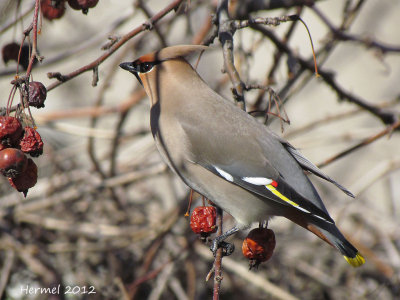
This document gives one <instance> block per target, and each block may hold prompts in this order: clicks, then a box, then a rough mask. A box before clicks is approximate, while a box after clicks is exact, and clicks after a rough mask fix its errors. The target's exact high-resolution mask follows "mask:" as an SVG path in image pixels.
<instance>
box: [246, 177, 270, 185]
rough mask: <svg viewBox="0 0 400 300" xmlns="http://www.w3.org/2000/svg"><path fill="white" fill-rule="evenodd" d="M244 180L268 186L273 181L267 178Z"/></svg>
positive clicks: (248, 178) (247, 178)
mask: <svg viewBox="0 0 400 300" xmlns="http://www.w3.org/2000/svg"><path fill="white" fill-rule="evenodd" d="M242 180H243V181H246V182H248V183H251V184H254V185H268V184H271V183H272V181H273V180H272V179H269V178H266V177H243V178H242Z"/></svg>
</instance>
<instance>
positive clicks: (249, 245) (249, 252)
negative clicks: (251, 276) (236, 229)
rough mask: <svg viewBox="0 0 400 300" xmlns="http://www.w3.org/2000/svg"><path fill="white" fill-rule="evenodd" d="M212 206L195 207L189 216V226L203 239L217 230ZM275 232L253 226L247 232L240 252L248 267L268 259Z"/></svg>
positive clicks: (272, 246) (273, 243)
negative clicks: (253, 227) (247, 261)
mask: <svg viewBox="0 0 400 300" xmlns="http://www.w3.org/2000/svg"><path fill="white" fill-rule="evenodd" d="M216 215H217V214H216V209H215V207H214V206H199V207H196V208H195V209H194V210H193V212H192V215H191V217H190V228H191V229H192V231H193V232H194V233H196V234H200V235H201V237H202V238H203V239H204V238H205V237H207V236H209V235H210V234H211V233H214V232H216V231H217V228H216ZM275 244H276V242H275V234H274V232H273V231H272V230H271V229H267V228H264V227H260V228H255V229H253V230H251V231H250V232H249V234H248V235H247V237H246V238H245V240H244V241H243V244H242V253H243V255H244V256H245V257H246V258H248V259H249V265H250V269H251V268H253V267H256V268H257V267H258V266H259V264H260V263H262V262H265V261H267V260H269V259H270V258H271V256H272V253H273V252H274V249H275Z"/></svg>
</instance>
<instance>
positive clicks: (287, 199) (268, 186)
mask: <svg viewBox="0 0 400 300" xmlns="http://www.w3.org/2000/svg"><path fill="white" fill-rule="evenodd" d="M265 187H266V188H267V189H268V190H269V191H270V192H271V193H273V194H274V195H275V196H277V197H279V198H280V199H282V200H283V201H285V202H287V203H289V204H290V205H292V206H295V207H298V206H299V205H298V204H297V203H296V202H293V201H292V200H290V199H289V198H287V197H285V196H284V195H282V194H281V193H280V192H279V191H278V190H277V189H276V188H275V187H274V186H273V185H272V184H268V185H266V186H265Z"/></svg>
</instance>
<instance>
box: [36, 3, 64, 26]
mask: <svg viewBox="0 0 400 300" xmlns="http://www.w3.org/2000/svg"><path fill="white" fill-rule="evenodd" d="M40 9H41V11H42V14H43V17H45V18H46V19H48V20H50V21H51V20H54V19H60V18H61V17H62V16H63V15H64V13H65V0H56V1H54V0H42V1H41V2H40Z"/></svg>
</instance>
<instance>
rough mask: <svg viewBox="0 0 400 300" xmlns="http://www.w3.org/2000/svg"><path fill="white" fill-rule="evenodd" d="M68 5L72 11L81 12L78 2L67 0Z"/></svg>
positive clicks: (76, 0)
mask: <svg viewBox="0 0 400 300" xmlns="http://www.w3.org/2000/svg"><path fill="white" fill-rule="evenodd" d="M68 4H69V6H70V7H71V8H72V9H75V10H81V9H82V6H81V5H80V4H79V2H78V0H68Z"/></svg>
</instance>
